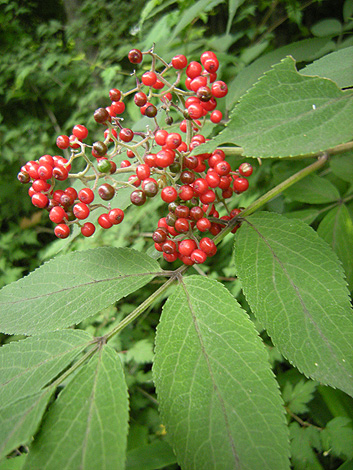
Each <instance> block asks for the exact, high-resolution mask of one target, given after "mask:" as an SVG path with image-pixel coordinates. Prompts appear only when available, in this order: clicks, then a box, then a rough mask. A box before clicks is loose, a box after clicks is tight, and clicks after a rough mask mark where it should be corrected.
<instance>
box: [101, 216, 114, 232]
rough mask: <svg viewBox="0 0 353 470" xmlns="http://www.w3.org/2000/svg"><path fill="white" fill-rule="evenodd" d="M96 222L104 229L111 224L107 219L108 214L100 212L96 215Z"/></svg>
mask: <svg viewBox="0 0 353 470" xmlns="http://www.w3.org/2000/svg"><path fill="white" fill-rule="evenodd" d="M98 223H99V225H100V226H101V227H102V228H105V229H108V228H110V227H112V226H113V224H112V223H111V221H110V220H109V217H108V214H101V215H100V216H99V217H98Z"/></svg>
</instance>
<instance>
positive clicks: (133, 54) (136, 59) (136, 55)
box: [127, 49, 143, 64]
mask: <svg viewBox="0 0 353 470" xmlns="http://www.w3.org/2000/svg"><path fill="white" fill-rule="evenodd" d="M127 57H128V59H129V61H130V62H131V63H132V64H140V63H141V62H142V59H143V56H142V52H141V51H140V50H139V49H131V51H130V52H129V54H128V56H127Z"/></svg>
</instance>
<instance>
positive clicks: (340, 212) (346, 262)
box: [317, 204, 353, 290]
mask: <svg viewBox="0 0 353 470" xmlns="http://www.w3.org/2000/svg"><path fill="white" fill-rule="evenodd" d="M317 233H318V234H319V235H320V237H321V238H323V239H324V240H325V241H326V242H327V243H328V244H329V245H331V247H332V249H333V250H334V251H335V252H336V254H337V256H338V257H339V259H340V260H341V262H342V264H343V267H344V270H345V273H346V276H347V282H348V286H349V289H350V290H353V221H352V219H351V216H350V214H349V212H348V209H347V207H346V206H345V205H344V204H340V205H339V206H337V207H334V208H333V209H331V210H330V211H329V212H328V213H327V214H326V216H325V217H324V218H323V219H322V221H321V223H320V225H319V227H318V229H317Z"/></svg>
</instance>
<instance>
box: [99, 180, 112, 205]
mask: <svg viewBox="0 0 353 470" xmlns="http://www.w3.org/2000/svg"><path fill="white" fill-rule="evenodd" d="M98 194H99V197H100V198H102V199H103V200H104V201H110V199H113V197H114V195H115V189H114V188H113V186H111V185H110V184H108V183H104V184H102V185H101V186H99V188H98Z"/></svg>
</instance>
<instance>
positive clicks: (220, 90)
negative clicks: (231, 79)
mask: <svg viewBox="0 0 353 470" xmlns="http://www.w3.org/2000/svg"><path fill="white" fill-rule="evenodd" d="M211 91H212V94H213V96H214V97H215V98H223V97H224V96H226V94H227V93H228V87H227V85H226V84H225V83H224V82H222V81H221V80H219V81H217V82H214V83H212V87H211Z"/></svg>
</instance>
